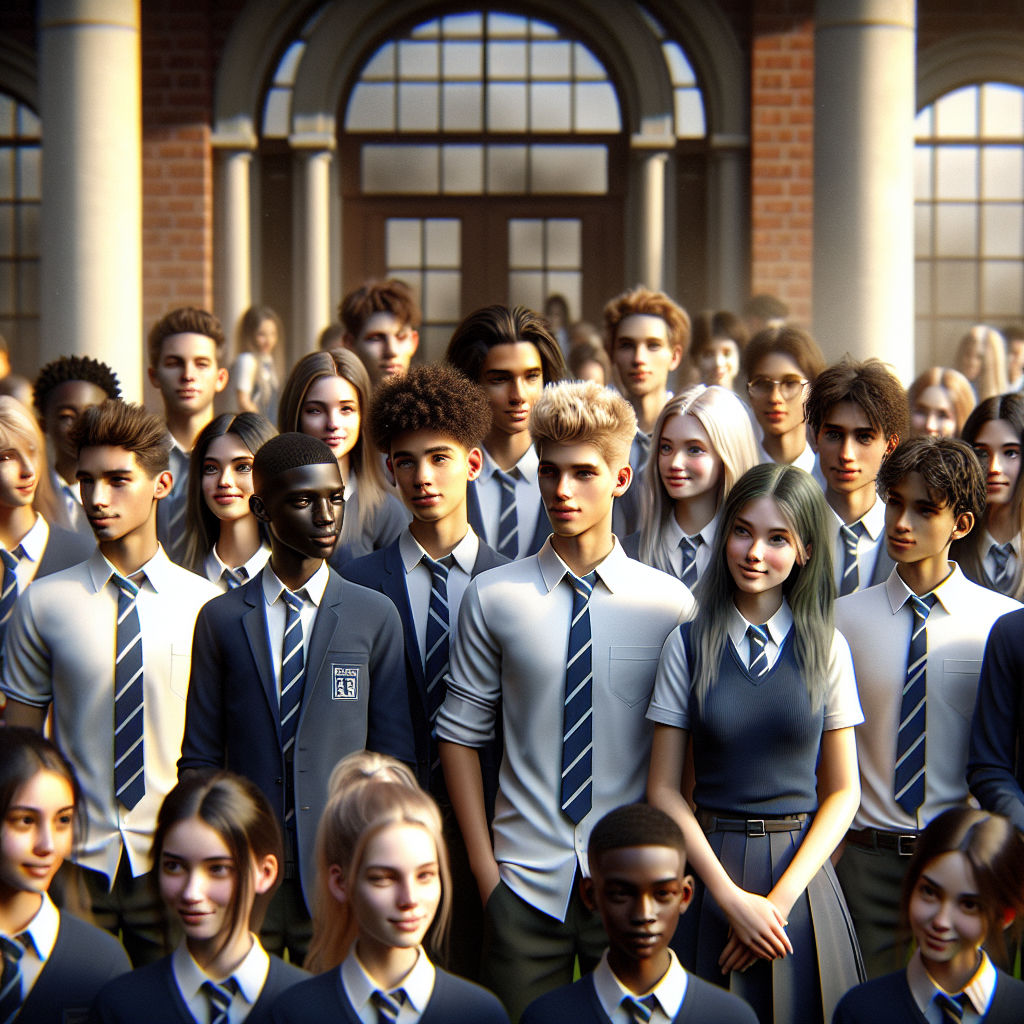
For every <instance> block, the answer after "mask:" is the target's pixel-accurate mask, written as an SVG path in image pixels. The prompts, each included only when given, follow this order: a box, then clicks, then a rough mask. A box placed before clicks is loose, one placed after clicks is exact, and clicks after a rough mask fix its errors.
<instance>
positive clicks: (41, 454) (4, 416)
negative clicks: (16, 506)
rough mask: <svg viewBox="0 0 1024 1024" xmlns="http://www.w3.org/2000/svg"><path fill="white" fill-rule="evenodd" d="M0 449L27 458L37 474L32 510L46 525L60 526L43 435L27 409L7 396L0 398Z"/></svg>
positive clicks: (59, 510) (59, 506)
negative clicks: (16, 452)
mask: <svg viewBox="0 0 1024 1024" xmlns="http://www.w3.org/2000/svg"><path fill="white" fill-rule="evenodd" d="M0 447H3V448H15V449H17V450H18V451H19V452H21V453H22V454H23V455H27V456H28V457H29V459H30V460H31V461H32V465H33V466H34V468H35V471H36V493H35V497H33V499H32V508H34V509H35V510H36V512H38V513H39V514H40V515H41V516H42V517H43V518H44V519H45V520H46V521H47V523H50V524H51V525H52V524H54V523H58V524H59V523H60V522H61V519H62V515H61V513H62V509H61V505H60V502H59V501H58V500H57V495H56V494H54V492H53V485H52V484H51V483H50V471H49V466H48V465H47V462H46V441H45V440H44V438H43V432H42V431H41V430H40V429H39V424H38V423H37V422H36V419H35V417H34V416H33V415H32V414H31V413H30V412H29V411H28V409H26V408H25V406H23V405H22V404H21V402H19V401H18V400H17V399H16V398H11V397H10V396H9V395H2V396H0Z"/></svg>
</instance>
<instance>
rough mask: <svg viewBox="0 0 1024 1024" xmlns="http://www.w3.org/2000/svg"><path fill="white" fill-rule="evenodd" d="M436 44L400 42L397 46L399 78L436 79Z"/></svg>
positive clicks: (437, 51)
mask: <svg viewBox="0 0 1024 1024" xmlns="http://www.w3.org/2000/svg"><path fill="white" fill-rule="evenodd" d="M439 52H440V50H439V47H438V44H437V43H427V42H401V43H399V44H398V77H399V78H437V77H439V74H440V66H439V64H438V54H439Z"/></svg>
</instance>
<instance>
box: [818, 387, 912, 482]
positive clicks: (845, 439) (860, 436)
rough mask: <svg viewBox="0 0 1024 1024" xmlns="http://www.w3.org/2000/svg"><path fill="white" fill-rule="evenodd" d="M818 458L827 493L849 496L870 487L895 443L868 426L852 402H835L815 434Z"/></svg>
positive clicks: (863, 412) (867, 420)
mask: <svg viewBox="0 0 1024 1024" xmlns="http://www.w3.org/2000/svg"><path fill="white" fill-rule="evenodd" d="M816 440H817V448H818V458H819V463H820V465H821V471H822V473H823V474H824V475H825V480H826V482H827V484H828V487H829V490H832V491H836V492H838V493H839V494H851V493H853V492H854V491H859V490H860V489H861V488H862V487H870V486H872V485H873V484H874V482H875V477H877V476H878V470H879V468H880V467H881V465H882V460H883V459H884V458H885V457H886V456H887V455H888V454H889V453H890V452H892V450H893V449H894V448H895V447H896V445H897V444H898V443H899V438H898V437H891V438H887V437H886V436H885V435H884V434H883V433H882V431H880V430H879V429H878V428H877V427H874V426H872V424H871V421H870V420H869V419H868V415H867V413H866V412H865V411H864V410H863V409H862V408H861V406H859V405H858V404H857V403H856V402H837V403H836V404H835V405H833V406H832V408H831V409H829V410H828V412H827V413H826V414H825V421H824V423H822V425H821V429H820V430H819V431H818V437H817V439H816Z"/></svg>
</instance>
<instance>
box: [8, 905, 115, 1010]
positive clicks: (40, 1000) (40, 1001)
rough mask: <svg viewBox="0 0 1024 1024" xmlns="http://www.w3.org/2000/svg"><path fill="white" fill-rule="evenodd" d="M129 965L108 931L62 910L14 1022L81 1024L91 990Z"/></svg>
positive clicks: (104, 983) (93, 994) (87, 1008)
mask: <svg viewBox="0 0 1024 1024" xmlns="http://www.w3.org/2000/svg"><path fill="white" fill-rule="evenodd" d="M131 969H132V965H131V963H130V961H129V960H128V954H127V953H125V951H124V949H123V948H122V946H121V943H120V942H118V941H117V939H115V938H114V936H113V935H111V934H110V933H109V932H105V931H103V930H102V929H100V928H97V927H96V926H95V925H91V924H86V923H85V921H79V920H78V918H77V917H72V916H71V915H70V914H65V913H63V912H62V913H61V915H60V926H59V927H58V929H57V941H56V942H55V943H54V946H53V951H52V952H51V953H50V956H49V957H48V958H47V961H46V963H45V964H43V969H42V971H40V972H39V977H38V978H36V983H35V984H34V985H33V986H32V991H31V992H29V994H28V996H27V997H26V998H25V1002H24V1003H22V1005H21V1010H20V1012H19V1013H18V1017H17V1019H18V1022H19V1024H82V1022H83V1021H85V1019H86V1018H87V1017H88V1015H89V1007H90V1006H92V1003H93V1000H94V999H95V998H96V993H97V992H99V991H100V989H101V988H103V987H104V986H105V985H106V984H107V982H109V981H111V980H112V979H114V978H117V977H120V976H122V975H125V974H128V972H129V971H131Z"/></svg>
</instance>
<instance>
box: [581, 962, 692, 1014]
mask: <svg viewBox="0 0 1024 1024" xmlns="http://www.w3.org/2000/svg"><path fill="white" fill-rule="evenodd" d="M668 955H669V958H670V959H669V965H668V970H667V971H666V972H665V973H664V974H663V975H662V976H661V980H660V981H659V982H658V984H657V985H655V986H654V988H652V989H651V990H650V991H648V992H645V993H644V994H643V995H642V996H635V995H633V993H632V992H630V991H629V989H628V988H626V986H625V985H623V984H622V982H621V981H619V979H618V978H617V977H616V976H615V972H614V971H613V970H612V969H611V967H609V966H608V950H607V949H606V950H605V951H604V953H602V954H601V962H600V963H599V964H598V965H597V966H596V967H595V968H594V974H593V979H594V991H595V992H596V993H597V999H598V1002H599V1003H600V1004H601V1009H602V1010H604V1012H605V1013H607V1014H608V1016H609V1018H611V1022H612V1024H633V1017H632V1015H631V1014H629V1013H628V1012H627V1011H626V1009H625V1008H624V1007H623V1006H622V1000H623V999H624V998H625V997H626V996H629V997H631V998H633V999H646V998H647V997H648V996H654V997H655V999H657V1003H656V1004H655V1006H654V1012H653V1013H652V1014H651V1024H671V1021H674V1020H675V1019H676V1014H677V1013H679V1008H680V1007H681V1006H682V1005H683V1000H684V999H685V998H686V986H687V983H688V982H689V978H688V977H687V974H686V971H685V970H683V965H682V964H681V963H680V962H679V961H678V960H677V959H676V955H675V953H673V952H672V950H671V949H670V950H668ZM566 1024H571V1022H569V1021H566Z"/></svg>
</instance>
